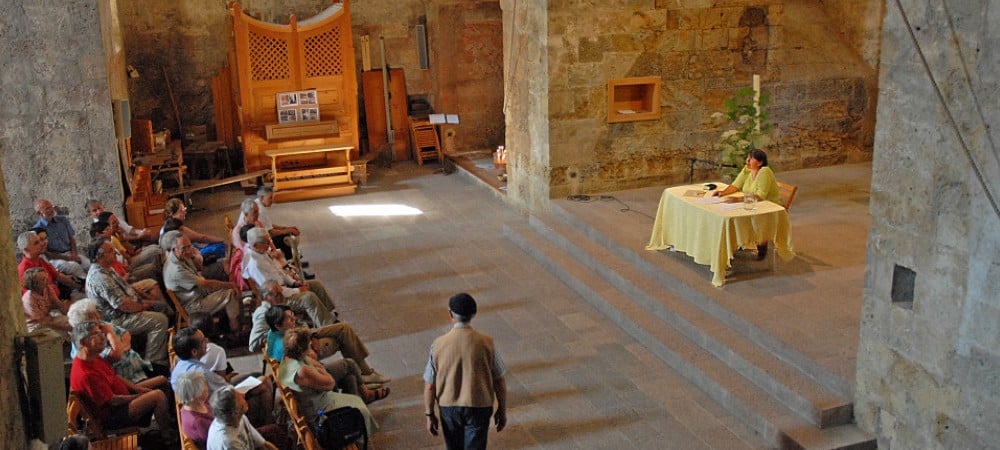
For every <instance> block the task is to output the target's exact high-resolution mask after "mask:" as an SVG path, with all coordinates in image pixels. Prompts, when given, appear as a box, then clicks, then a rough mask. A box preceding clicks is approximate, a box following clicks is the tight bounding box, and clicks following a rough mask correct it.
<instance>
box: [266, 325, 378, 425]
mask: <svg viewBox="0 0 1000 450" xmlns="http://www.w3.org/2000/svg"><path fill="white" fill-rule="evenodd" d="M309 342H310V333H309V331H308V330H306V329H304V328H296V329H293V330H289V331H287V332H285V338H284V341H283V344H284V346H285V358H284V359H282V360H281V367H280V368H279V369H278V379H280V380H281V382H282V383H283V384H284V385H285V386H288V388H289V389H291V390H292V391H295V398H296V400H298V402H299V406H300V410H301V411H302V412H304V413H305V416H306V420H308V421H309V423H313V422H314V421H315V419H316V415H317V412H319V411H332V410H334V409H337V408H340V407H343V406H350V407H353V408H357V409H358V410H360V411H361V414H362V415H363V416H364V418H365V429H366V431H367V434H368V436H369V437H371V435H372V434H374V433H375V431H376V430H378V424H376V423H375V418H373V417H372V414H371V411H369V410H368V406H366V405H365V402H364V400H362V399H361V397H358V396H357V395H351V394H341V393H337V392H333V389H334V388H335V387H337V383H336V382H335V381H334V379H333V377H332V376H330V374H329V373H328V372H327V371H326V368H325V367H323V364H322V363H320V362H319V361H317V360H316V352H314V351H313V350H312V349H311V348H310V346H309Z"/></svg>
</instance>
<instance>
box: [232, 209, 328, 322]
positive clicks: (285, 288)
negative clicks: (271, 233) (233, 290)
mask: <svg viewBox="0 0 1000 450" xmlns="http://www.w3.org/2000/svg"><path fill="white" fill-rule="evenodd" d="M269 244H270V239H269V237H268V234H267V231H264V229H263V228H257V227H254V228H251V229H250V231H248V232H247V247H248V248H249V251H248V252H247V254H245V255H243V259H244V269H243V277H244V278H248V279H252V280H253V281H255V282H256V283H257V286H263V285H264V283H266V282H268V281H273V282H275V283H277V284H278V285H279V286H282V293H283V294H284V296H285V298H287V299H288V305H289V306H291V307H292V308H293V309H304V310H305V311H306V313H307V314H309V317H310V319H312V321H313V323H314V324H315V325H317V326H320V325H329V324H332V323H335V322H336V321H337V317H336V316H337V307H336V305H334V304H333V300H331V299H330V295H329V294H327V292H326V288H325V287H324V286H323V283H320V282H319V281H316V280H313V281H307V282H303V281H302V280H301V279H299V278H297V277H295V276H293V275H292V274H289V273H288V272H287V271H285V270H284V269H283V268H282V267H281V264H280V263H279V262H276V261H275V260H274V259H273V258H272V257H271V255H270V254H269V253H268V248H269ZM305 297H311V298H305ZM313 298H315V299H316V300H318V301H319V303H318V304H317V303H316V302H315V301H314V300H313Z"/></svg>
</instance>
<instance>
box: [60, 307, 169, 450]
mask: <svg viewBox="0 0 1000 450" xmlns="http://www.w3.org/2000/svg"><path fill="white" fill-rule="evenodd" d="M106 334H107V333H106V330H104V329H102V328H101V324H100V323H98V322H83V323H80V324H77V325H76V326H74V327H73V333H72V336H73V342H74V343H75V344H76V347H77V349H79V351H78V352H77V354H76V358H74V359H73V368H72V369H71V370H70V377H69V385H70V389H72V390H73V391H76V392H77V393H79V394H80V396H81V397H83V399H84V400H85V401H87V403H89V404H90V406H91V407H92V408H94V411H93V413H94V415H95V416H96V418H97V420H98V421H99V422H100V423H101V426H102V427H103V428H104V429H106V430H112V429H117V428H122V427H127V426H130V425H136V424H139V423H141V422H143V421H144V419H145V418H146V417H147V416H148V415H149V413H153V415H154V416H155V417H156V422H157V424H159V426H160V430H161V431H162V432H167V431H170V428H172V426H171V424H173V423H174V419H173V414H172V413H171V412H170V407H169V406H168V404H167V396H166V394H164V393H163V391H160V390H153V389H150V387H149V386H147V385H146V384H144V383H138V384H136V383H132V382H131V381H128V380H126V379H124V378H122V377H121V376H120V375H118V374H116V373H115V371H114V369H112V368H111V365H110V364H108V362H107V361H105V360H104V358H102V357H101V352H102V351H104V348H105V346H106V345H107V341H106ZM176 433H177V431H176V429H175V430H174V431H173V434H174V435H176ZM163 434H164V436H165V437H166V436H169V433H163Z"/></svg>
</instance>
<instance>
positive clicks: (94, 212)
mask: <svg viewBox="0 0 1000 450" xmlns="http://www.w3.org/2000/svg"><path fill="white" fill-rule="evenodd" d="M85 209H86V211H87V215H89V216H90V217H91V220H93V221H94V222H97V221H98V220H100V218H99V216H100V214H101V213H103V212H104V204H103V203H101V201H100V200H95V199H90V200H87V205H86V208H85ZM119 227H120V228H121V231H122V237H124V238H125V239H126V240H129V241H147V242H156V235H155V234H153V233H152V232H151V231H149V230H147V229H145V228H136V227H133V226H132V225H129V224H128V222H126V221H124V220H119ZM143 248H145V247H143Z"/></svg>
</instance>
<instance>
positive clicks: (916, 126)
mask: <svg viewBox="0 0 1000 450" xmlns="http://www.w3.org/2000/svg"><path fill="white" fill-rule="evenodd" d="M899 5H902V6H901V7H900V6H899ZM998 11H1000V1H997V0H990V1H972V0H949V1H946V2H944V3H943V4H924V3H919V2H910V1H902V2H898V3H897V2H889V3H888V4H887V9H886V16H885V24H884V31H883V38H882V39H883V40H882V42H883V43H882V49H881V71H880V72H881V76H880V83H879V100H878V128H877V131H876V134H875V152H874V155H875V157H874V160H873V174H872V195H871V213H872V214H871V216H872V228H871V233H870V236H869V239H868V266H867V273H866V281H865V300H864V309H863V313H862V323H861V339H860V345H859V351H858V360H857V390H856V404H855V412H856V416H857V420H858V423H859V425H860V426H862V427H863V428H865V429H867V430H869V431H872V432H874V433H875V434H877V436H878V437H879V447H880V448H920V449H946V448H996V446H997V443H998V442H1000V430H998V428H997V426H996V423H997V419H998V411H1000V371H998V367H1000V328H998V326H1000V295H998V292H1000V258H998V257H997V255H1000V207H998V201H1000V185H998V182H997V180H1000V164H998V161H997V159H996V158H997V149H996V144H995V143H996V142H997V137H996V133H997V132H996V128H997V127H996V124H997V123H1000V110H998V108H997V105H1000V90H998V89H997V86H998V84H1000V77H998V75H997V74H998V73H1000V70H998V69H1000V54H998V52H1000V50H998V49H1000V32H998V31H997V29H996V27H995V26H994V24H995V23H996V21H997V19H998V18H1000V16H998ZM946 13H947V14H949V15H948V16H946V15H945V14H946Z"/></svg>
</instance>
